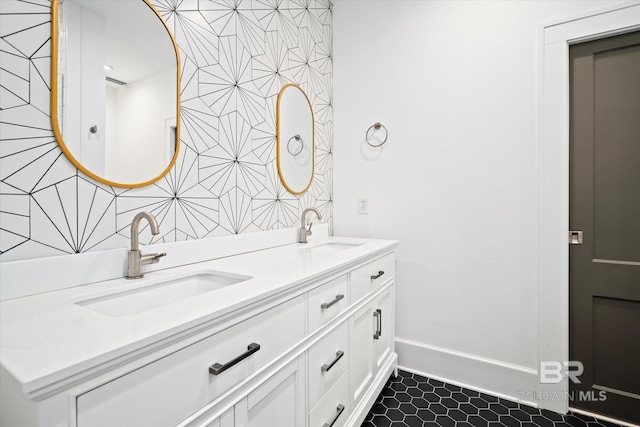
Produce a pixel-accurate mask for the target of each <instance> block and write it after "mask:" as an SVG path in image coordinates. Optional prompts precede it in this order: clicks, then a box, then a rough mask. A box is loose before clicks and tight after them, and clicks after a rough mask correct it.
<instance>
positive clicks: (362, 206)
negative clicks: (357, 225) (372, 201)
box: [358, 199, 369, 215]
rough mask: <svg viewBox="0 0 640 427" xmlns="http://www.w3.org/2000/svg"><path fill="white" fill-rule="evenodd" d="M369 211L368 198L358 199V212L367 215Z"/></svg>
mask: <svg viewBox="0 0 640 427" xmlns="http://www.w3.org/2000/svg"><path fill="white" fill-rule="evenodd" d="M368 213H369V200H367V199H358V214H360V215H367V214H368Z"/></svg>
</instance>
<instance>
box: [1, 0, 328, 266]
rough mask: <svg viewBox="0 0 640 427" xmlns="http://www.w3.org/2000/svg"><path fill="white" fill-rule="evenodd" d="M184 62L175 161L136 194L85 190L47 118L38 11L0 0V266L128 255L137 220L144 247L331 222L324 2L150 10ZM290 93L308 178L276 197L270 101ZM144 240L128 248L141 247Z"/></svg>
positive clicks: (42, 23)
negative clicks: (148, 221) (297, 95)
mask: <svg viewBox="0 0 640 427" xmlns="http://www.w3.org/2000/svg"><path fill="white" fill-rule="evenodd" d="M152 3H153V4H154V6H155V7H156V8H157V9H158V11H159V12H160V14H161V15H162V17H163V18H164V19H165V21H166V22H167V24H168V25H169V28H170V29H171V31H172V32H173V34H174V37H175V39H176V41H177V43H178V47H179V49H180V58H181V60H182V78H181V84H180V86H181V87H180V90H181V105H180V109H181V149H180V153H179V157H178V161H177V162H176V165H175V167H174V168H173V169H172V170H171V171H170V172H169V173H168V174H167V175H166V176H165V177H164V178H163V179H161V180H160V181H158V182H156V183H155V184H153V185H150V186H147V187H144V188H135V189H123V188H117V187H111V186H108V185H104V184H101V183H99V182H96V181H93V180H92V179H91V178H89V177H87V176H85V175H84V174H82V172H79V171H78V170H77V169H76V168H74V167H73V165H72V164H71V163H70V162H69V161H68V160H67V158H66V157H65V156H64V154H63V153H62V151H61V150H60V148H59V147H58V145H57V142H56V140H55V138H54V135H53V131H52V127H51V122H50V113H49V97H50V87H51V86H50V70H49V66H50V65H49V64H50V60H51V37H50V32H51V30H50V23H51V14H50V13H51V2H50V0H28V1H19V0H0V262H5V261H13V260H19V259H28V258H38V257H46V256H55V255H61V254H71V253H80V252H88V251H97V250H105V249H113V248H120V247H127V245H128V244H129V225H130V223H131V220H132V219H133V216H134V215H135V214H136V213H137V212H139V211H141V210H147V211H150V212H152V213H153V214H154V215H155V216H156V218H157V220H158V222H159V225H160V235H159V236H156V238H154V240H153V241H154V242H158V241H162V242H173V241H182V240H190V239H204V238H212V237H216V236H222V235H229V234H239V233H249V232H259V231H266V230H272V229H280V228H290V227H294V226H296V224H297V223H298V221H299V218H300V214H301V212H302V210H303V209H304V208H307V207H310V206H315V207H317V208H319V210H320V211H321V213H322V217H323V222H324V221H329V223H330V224H331V223H332V221H333V212H332V197H333V196H332V192H333V188H332V187H333V180H332V146H333V107H332V102H333V88H332V61H333V58H332V32H333V31H332V4H331V1H330V0H210V1H205V0H154V1H152ZM287 83H297V84H299V85H300V86H301V87H302V88H303V89H304V90H305V92H306V93H307V95H308V96H309V98H310V100H311V103H312V106H313V111H314V116H315V146H316V158H315V159H316V160H315V162H316V163H315V174H314V178H313V184H312V186H311V187H310V189H309V191H308V192H307V193H305V194H304V195H302V196H295V195H292V194H290V193H288V192H287V190H286V189H285V188H284V186H283V185H282V183H281V182H280V179H279V177H278V172H277V166H276V162H275V144H276V141H275V114H276V112H275V106H276V100H277V95H278V92H279V90H280V88H281V87H282V86H283V85H285V84H287ZM151 237H152V236H151V234H150V233H149V230H148V227H146V228H145V230H143V231H142V233H141V236H140V241H141V243H143V244H148V243H150V242H151Z"/></svg>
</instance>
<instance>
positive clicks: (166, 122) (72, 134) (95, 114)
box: [51, 0, 180, 188]
mask: <svg viewBox="0 0 640 427" xmlns="http://www.w3.org/2000/svg"><path fill="white" fill-rule="evenodd" d="M51 11H52V12H51V14H52V21H51V39H52V55H51V56H52V58H51V122H52V127H53V132H54V134H55V137H56V139H57V141H58V144H59V145H60V148H61V149H62V151H63V152H64V154H65V155H66V156H67V158H68V159H69V160H70V161H71V163H73V165H74V166H75V167H76V168H78V169H79V170H80V171H82V172H83V173H85V174H86V175H88V176H89V177H91V178H93V179H95V180H97V181H100V182H102V183H104V184H107V185H112V186H115V187H124V188H133V187H142V186H145V185H149V184H152V183H154V182H156V181H157V180H159V179H161V178H162V177H163V176H164V175H165V174H167V172H169V170H171V168H172V167H173V165H174V164H175V162H176V159H177V156H178V152H179V149H180V55H179V51H178V46H177V44H176V42H175V39H174V38H173V35H172V34H171V31H170V30H169V28H168V27H167V24H166V23H165V22H164V20H163V19H162V17H161V16H160V14H159V13H158V11H157V10H156V9H155V8H154V7H153V5H152V4H151V3H150V2H149V1H148V0H120V1H113V0H53V2H52V8H51Z"/></svg>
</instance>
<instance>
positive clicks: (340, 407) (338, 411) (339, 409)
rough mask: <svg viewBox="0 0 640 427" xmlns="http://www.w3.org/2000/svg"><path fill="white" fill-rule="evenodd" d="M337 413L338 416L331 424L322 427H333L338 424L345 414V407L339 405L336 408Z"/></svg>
mask: <svg viewBox="0 0 640 427" xmlns="http://www.w3.org/2000/svg"><path fill="white" fill-rule="evenodd" d="M336 411H337V414H336V416H335V417H334V418H333V420H331V422H330V423H324V424H322V427H333V425H334V424H335V423H336V421H338V418H340V415H342V413H343V412H344V405H342V404H340V405H338V407H337V408H336Z"/></svg>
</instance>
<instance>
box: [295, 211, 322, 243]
mask: <svg viewBox="0 0 640 427" xmlns="http://www.w3.org/2000/svg"><path fill="white" fill-rule="evenodd" d="M310 211H312V212H315V214H316V216H317V217H318V219H322V215H320V212H318V209H316V208H307V209H305V210H303V211H302V217H301V218H300V243H307V237H308V236H311V235H312V234H313V233H312V232H311V226H312V225H313V220H311V222H310V223H309V228H308V229H307V228H306V227H305V225H304V218H305V216H307V212H310Z"/></svg>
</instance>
